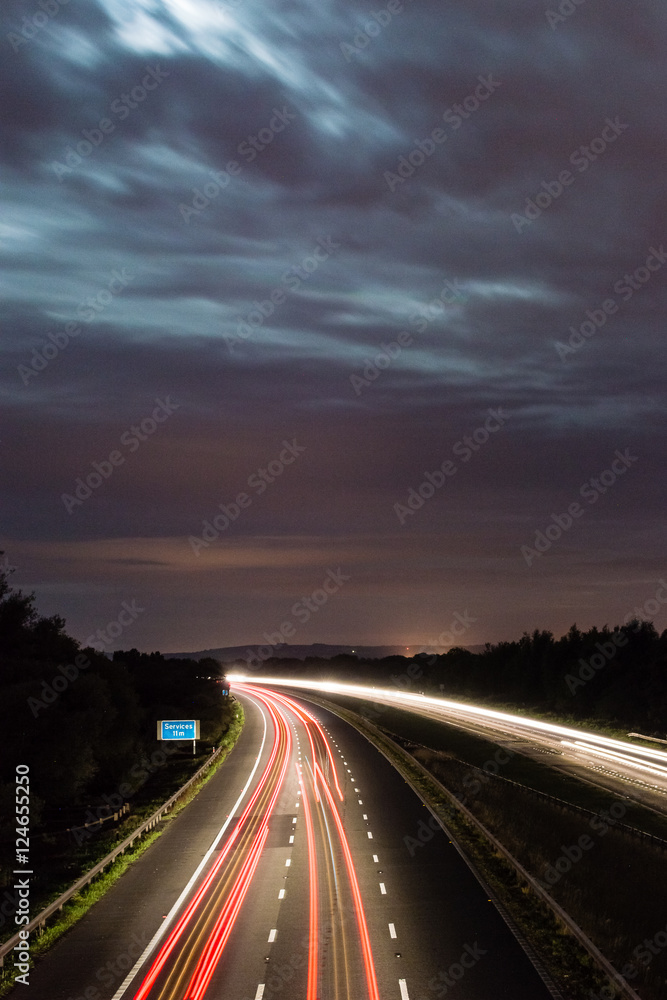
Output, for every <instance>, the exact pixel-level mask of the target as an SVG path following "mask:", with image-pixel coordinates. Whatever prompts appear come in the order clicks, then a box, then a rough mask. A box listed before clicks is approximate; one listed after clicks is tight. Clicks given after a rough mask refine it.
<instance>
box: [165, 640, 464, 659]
mask: <svg viewBox="0 0 667 1000" xmlns="http://www.w3.org/2000/svg"><path fill="white" fill-rule="evenodd" d="M433 648H434V647H432V646H428V645H427V644H424V645H421V646H408V647H406V646H342V645H340V646H337V645H333V644H330V643H326V642H314V643H312V644H311V645H310V646H293V645H290V644H289V643H285V645H284V646H261V645H257V644H253V645H250V646H221V647H219V648H218V649H200V650H198V651H197V652H195V653H164V654H163V655H164V656H165V657H166V658H167V659H175V658H181V659H186V658H187V659H191V660H201V659H203V658H204V657H205V656H212V657H213V659H214V660H221V661H222V662H223V663H232V662H234V661H235V660H242V661H243V660H247V659H248V658H249V657H250V658H251V659H253V658H254V659H260V658H261V653H260V650H261V651H264V650H267V649H270V650H271V654H270V655H271V656H272V657H278V658H280V659H291V660H305V659H306V658H307V657H309V656H316V657H319V658H320V659H322V660H330V659H331V658H332V657H333V656H340V654H341V653H347V654H348V655H349V654H351V655H354V656H358V657H359V658H360V659H367V660H381V659H383V657H385V656H408V657H410V656H416V655H417V653H422V652H431V651H432V650H433ZM465 648H466V649H469V650H470V651H471V652H473V653H477V652H481V651H482V650H483V649H484V646H466V647H465ZM443 652H444V650H443Z"/></svg>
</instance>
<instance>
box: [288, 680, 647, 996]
mask: <svg viewBox="0 0 667 1000" xmlns="http://www.w3.org/2000/svg"><path fill="white" fill-rule="evenodd" d="M301 697H303V698H304V699H305V700H307V701H314V703H315V704H320V705H322V706H323V707H326V708H328V709H329V710H330V711H332V712H333V713H334V714H336V715H340V706H338V705H336V704H335V703H332V702H329V701H325V699H321V700H320V701H319V702H317V701H315V700H314V699H313V698H310V697H309V696H308V695H301ZM348 712H349V713H350V714H351V715H355V714H356V713H355V712H354V711H353V710H349V709H348ZM359 719H360V722H363V724H364V726H367V727H368V729H369V730H371V732H372V733H373V734H374V735H375V736H376V738H379V739H380V740H385V741H386V742H387V743H389V744H390V745H392V746H393V747H395V748H396V750H398V751H399V753H400V754H403V755H404V756H405V757H407V758H408V759H409V763H410V764H413V765H415V766H416V767H417V769H418V771H419V772H421V774H422V775H423V777H424V778H426V779H427V780H428V781H431V782H433V784H435V785H436V786H437V788H438V789H439V791H441V792H442V793H443V795H444V796H445V797H446V799H447V800H448V801H449V802H450V803H451V804H452V805H453V806H454V807H455V809H458V810H460V811H461V812H462V813H463V815H464V816H465V817H466V819H468V820H469V821H470V823H472V824H473V826H475V827H476V828H477V829H478V830H479V832H480V833H481V834H482V836H484V837H485V838H486V839H487V840H488V841H489V842H490V843H491V844H492V845H493V846H494V848H495V849H496V850H497V851H498V852H499V853H500V854H502V856H503V857H504V858H505V859H506V860H507V861H508V862H509V864H510V865H511V866H512V867H513V868H514V870H515V871H516V873H517V875H518V876H519V877H520V878H521V879H522V880H523V881H524V882H525V883H527V884H528V885H529V886H530V888H531V889H532V890H533V892H534V893H535V894H536V895H537V896H538V897H539V898H540V899H541V900H542V901H543V902H544V903H546V905H547V906H549V907H550V908H551V910H552V911H553V912H554V914H555V915H556V917H557V918H558V919H559V920H560V921H561V923H563V924H564V925H565V927H567V929H568V930H569V932H570V933H571V934H572V936H573V937H575V938H576V939H577V941H578V942H579V944H580V945H581V946H582V947H583V948H584V949H585V950H586V951H587V952H588V954H589V955H590V956H591V957H592V958H593V959H594V960H595V962H596V963H597V964H598V967H599V968H601V969H603V970H604V972H605V973H606V975H607V976H609V978H610V980H611V981H612V982H613V983H615V984H616V985H617V987H618V988H619V989H620V991H621V992H622V993H623V994H624V995H625V996H626V997H628V998H629V1000H641V997H640V996H639V994H637V993H635V991H634V990H633V988H632V986H630V984H629V983H628V981H627V980H626V979H625V978H624V977H623V976H622V975H621V974H620V973H619V972H618V971H617V970H616V969H615V968H614V966H613V965H612V964H611V962H610V961H609V959H607V958H605V956H604V955H603V954H602V952H601V951H600V950H599V948H597V947H596V946H595V945H594V944H593V942H592V941H591V939H590V938H589V937H588V935H587V934H586V933H585V931H583V930H582V928H581V927H580V926H579V924H577V923H576V921H575V920H573V919H572V917H571V916H570V915H569V913H567V912H566V911H565V910H564V909H563V908H562V907H561V906H560V905H559V904H558V903H557V902H556V900H555V899H553V897H552V896H550V895H549V893H548V892H547V891H546V890H545V889H543V888H542V886H541V885H540V884H539V882H538V881H537V880H536V879H535V878H534V877H533V876H532V875H531V874H530V873H529V872H528V871H526V869H525V868H524V867H523V865H522V864H521V863H520V862H519V861H517V859H516V858H515V857H514V856H513V855H512V854H511V853H510V852H509V851H508V849H507V848H506V847H505V846H504V845H503V844H501V843H500V841H499V840H498V839H497V838H496V837H494V835H493V834H492V833H491V831H490V830H487V828H486V827H485V826H484V824H483V823H481V822H480V820H478V819H477V817H476V816H475V815H474V813H472V812H471V811H470V810H469V809H468V808H467V807H466V806H464V805H463V803H461V802H460V801H459V800H458V799H457V797H456V796H455V795H454V793H453V792H450V790H449V789H448V788H446V786H445V785H443V784H442V782H440V781H438V779H437V778H436V777H435V775H434V774H432V773H431V772H430V771H429V770H428V768H426V767H424V765H423V764H422V763H421V762H420V761H419V760H417V758H416V757H413V756H412V754H410V753H409V751H408V750H405V749H404V748H403V747H402V746H401V745H400V743H397V742H396V741H395V740H393V739H391V737H389V736H387V734H386V733H385V732H383V731H382V730H381V729H379V728H378V727H377V726H375V725H373V723H372V722H369V721H368V719H364V718H363V717H361V716H360V717H359ZM345 721H348V722H349V721H350V720H349V719H346V720H345ZM352 724H353V725H354V723H352ZM355 728H356V729H358V730H359V732H360V733H361V734H362V735H363V736H365V737H366V739H370V737H369V734H368V733H364V731H363V729H362V728H361V726H358V725H357V726H355ZM377 749H378V750H379V751H380V753H382V754H383V755H384V756H387V755H386V753H384V751H383V750H382V749H381V747H377ZM403 776H404V777H407V776H406V775H405V774H404V775H403ZM408 780H409V778H408ZM410 784H411V785H412V787H413V788H415V791H417V789H416V787H415V786H414V785H413V783H412V782H411V781H410ZM418 794H419V793H418ZM420 797H421V796H420ZM422 801H423V800H422Z"/></svg>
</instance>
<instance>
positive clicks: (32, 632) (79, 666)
mask: <svg viewBox="0 0 667 1000" xmlns="http://www.w3.org/2000/svg"><path fill="white" fill-rule="evenodd" d="M0 650H1V654H0V655H1V658H0V672H1V676H2V698H1V699H0V725H1V728H2V735H3V747H4V750H3V753H2V755H0V756H1V760H0V838H1V839H6V838H7V837H8V836H9V835H10V832H11V830H12V829H13V826H12V819H13V815H14V769H15V767H16V765H17V764H27V765H28V767H29V768H30V788H31V827H32V829H33V830H35V829H40V828H43V829H49V828H50V827H51V826H53V827H58V826H60V825H62V823H63V822H64V821H65V822H66V819H67V817H68V816H69V815H71V814H73V813H76V814H77V815H78V814H80V812H81V807H82V806H85V805H87V804H88V803H90V802H92V801H97V800H98V799H99V797H100V796H102V795H104V794H107V795H108V794H111V793H114V792H115V791H116V790H117V789H118V788H119V787H120V786H121V785H122V784H123V783H129V785H130V786H131V787H133V788H134V787H136V786H137V784H138V780H137V775H143V776H144V777H143V778H142V780H145V778H147V777H148V775H149V774H150V773H151V771H154V770H155V768H153V767H151V766H150V761H151V758H152V756H153V755H154V754H155V753H156V751H157V750H158V749H160V748H161V747H162V746H163V745H164V744H162V743H160V742H159V741H158V740H157V738H156V737H157V727H156V723H157V721H158V720H159V719H179V718H180V719H183V718H186V719H187V718H194V719H200V720H201V743H202V744H204V745H205V744H208V745H209V746H211V745H214V744H216V743H217V742H218V741H219V740H220V738H221V737H222V735H223V734H224V732H226V730H227V728H228V725H229V722H230V721H231V715H232V706H231V705H230V703H229V699H228V698H223V697H222V694H221V685H220V683H219V681H220V680H221V679H222V668H221V666H220V664H219V663H218V662H217V661H216V660H213V659H209V660H200V661H196V660H189V659H166V658H165V657H163V656H162V655H161V654H160V653H157V652H156V653H140V652H138V651H137V650H136V649H132V650H129V651H126V652H120V653H118V652H117V653H114V655H113V659H109V658H108V657H107V656H105V655H104V654H103V653H100V652H98V651H96V650H94V649H92V648H85V649H83V648H81V646H80V644H79V643H78V642H77V641H76V640H75V639H73V638H72V637H71V636H70V635H68V634H67V632H66V631H65V621H64V619H62V618H61V617H60V616H58V615H54V616H52V617H43V616H41V615H40V614H39V613H38V611H37V608H36V606H35V596H34V594H24V593H22V592H21V591H20V590H16V589H14V588H12V587H10V585H9V582H8V579H7V576H6V575H0ZM188 747H189V749H191V747H192V744H191V743H189V744H188ZM144 765H146V766H144Z"/></svg>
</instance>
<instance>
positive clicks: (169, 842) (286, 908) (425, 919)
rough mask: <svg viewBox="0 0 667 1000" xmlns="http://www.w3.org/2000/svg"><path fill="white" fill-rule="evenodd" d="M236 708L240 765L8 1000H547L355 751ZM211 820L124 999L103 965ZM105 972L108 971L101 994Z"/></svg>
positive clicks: (443, 848)
mask: <svg viewBox="0 0 667 1000" xmlns="http://www.w3.org/2000/svg"><path fill="white" fill-rule="evenodd" d="M239 696H240V697H241V700H242V701H243V704H244V708H245V711H246V718H247V725H246V728H245V729H244V732H243V734H242V736H241V738H240V740H239V744H238V748H237V750H235V751H234V753H233V754H232V755H231V757H230V759H229V760H228V761H227V763H226V764H225V765H224V767H223V768H222V769H221V770H220V772H218V774H217V775H216V776H215V777H214V778H213V779H212V780H211V782H209V784H208V785H207V786H206V787H205V788H204V789H203V790H202V792H201V793H200V795H199V796H198V797H197V798H196V799H195V800H194V802H193V803H191V804H190V805H189V806H188V808H187V809H186V810H184V812H183V813H182V814H181V815H180V816H179V817H177V818H176V819H175V820H174V821H173V822H172V823H171V824H170V825H169V826H168V827H167V830H166V831H165V833H164V835H163V836H162V837H161V838H160V839H159V840H158V841H157V842H156V843H155V844H154V845H153V846H152V847H151V848H150V849H149V850H148V851H147V852H146V854H145V855H144V856H143V857H142V858H141V859H140V860H139V861H138V862H137V863H136V864H135V865H133V866H132V867H131V868H130V869H129V871H128V872H127V873H126V874H125V875H124V876H123V878H121V879H120V880H119V882H118V883H117V885H116V886H115V887H114V888H113V889H112V890H111V891H110V892H109V893H108V894H107V895H106V896H105V897H104V899H103V900H102V901H101V902H100V903H99V904H97V905H96V906H95V907H93V909H92V910H91V911H90V912H89V914H88V915H87V916H86V917H85V918H84V919H83V920H82V921H81V922H80V923H79V924H78V925H77V926H76V927H75V928H73V930H72V931H71V932H70V933H69V934H68V935H66V936H65V938H63V939H62V940H61V942H59V943H58V944H57V945H56V946H55V947H54V949H53V950H52V951H51V952H50V953H49V955H47V956H46V958H45V959H44V960H43V962H42V963H40V965H39V967H38V968H37V969H35V970H33V972H32V974H31V985H30V986H29V987H28V988H27V989H22V996H24V997H26V998H27V1000H47V998H48V1000H69V998H72V1000H79V998H85V1000H112V998H115V1000H121V998H122V1000H206V998H217V997H223V996H224V997H230V998H233V1000H274V998H281V1000H283V998H284V1000H296V998H303V1000H394V998H395V1000H434V998H436V997H441V996H445V995H446V994H447V993H448V992H449V990H450V989H453V988H454V987H455V986H456V987H457V991H458V993H459V995H460V997H461V1000H463V998H465V1000H487V998H488V997H489V996H494V998H497V1000H503V998H508V1000H509V998H510V997H511V998H512V1000H548V998H549V996H550V994H549V993H548V991H547V990H546V988H545V986H544V985H543V983H542V982H541V980H540V979H539V976H538V975H537V973H536V972H535V970H534V968H533V967H532V965H531V964H530V962H529V961H528V959H527V958H526V956H525V954H524V953H523V951H522V950H521V948H520V947H519V945H518V944H517V942H516V940H515V939H514V937H513V936H512V934H511V933H510V931H509V930H508V928H507V927H506V925H505V923H504V922H503V920H502V919H501V917H500V916H499V914H498V912H497V911H496V909H495V907H494V906H493V904H492V903H491V902H489V900H488V899H487V897H486V895H485V893H484V891H483V890H482V889H481V887H480V886H479V884H478V883H477V881H476V880H475V878H474V877H473V876H472V874H471V873H470V871H469V869H468V868H467V866H466V865H465V863H464V862H463V861H462V859H461V858H460V856H459V854H458V853H457V852H456V850H455V849H454V847H453V846H452V845H451V844H450V843H449V842H448V841H447V838H446V837H445V835H444V834H443V833H442V831H437V832H434V831H433V830H431V829H430V827H429V826H428V819H429V817H430V814H429V813H428V812H427V810H426V809H425V807H424V806H423V805H422V803H421V802H420V800H419V798H418V797H417V796H416V795H415V794H414V792H412V790H411V789H410V788H409V786H407V784H406V783H405V782H404V780H403V779H402V778H401V777H400V775H399V774H398V772H397V771H396V770H395V769H394V768H393V767H392V766H391V765H390V764H389V762H388V761H387V760H386V759H385V758H384V757H383V756H382V755H381V754H379V752H378V751H377V750H376V749H375V748H374V747H373V746H372V745H371V744H370V743H368V741H366V740H365V739H364V738H363V737H362V736H361V735H360V734H359V733H357V731H356V730H354V729H353V728H352V727H351V726H349V725H348V724H347V723H345V722H343V721H341V720H340V719H338V718H337V717H336V716H334V715H332V714H331V713H329V712H325V711H324V710H321V709H319V708H314V707H313V706H312V705H309V704H307V703H304V702H299V701H298V699H292V698H291V696H290V697H286V696H285V695H284V693H282V692H278V693H270V692H267V693H263V692H262V691H260V690H258V689H257V688H256V687H254V688H252V689H248V690H244V689H241V690H240V694H239ZM261 702H263V703H264V704H263V705H261V704H260V703H261ZM263 716H264V717H265V718H266V719H267V726H266V733H267V735H266V741H265V746H264V749H263V751H262V754H261V760H260V764H259V766H258V767H257V770H256V775H255V779H254V781H253V783H252V785H251V786H250V787H249V788H248V791H247V793H246V795H245V796H244V799H243V802H242V803H241V804H240V806H239V807H238V809H236V811H235V815H234V816H233V817H231V818H230V817H228V815H227V814H228V813H229V811H230V810H231V809H232V806H233V804H234V802H235V801H236V798H237V797H238V792H239V791H240V787H242V784H243V782H241V778H242V777H243V781H244V782H245V781H246V780H247V776H248V774H250V771H251V768H252V766H254V764H255V759H256V757H257V754H258V748H259V745H260V743H261V739H262V737H263V733H264V718H263ZM239 751H240V752H239ZM230 765H232V766H230ZM308 819H309V821H308ZM222 820H224V821H225V822H227V823H228V825H227V829H226V832H225V834H224V836H223V837H222V839H221V840H220V841H219V843H218V845H217V847H216V850H214V851H213V853H212V855H211V857H210V859H209V860H208V861H207V864H206V867H205V868H204V870H203V871H202V872H201V874H200V875H199V877H198V878H197V879H196V880H195V882H194V885H193V887H192V891H191V893H190V897H189V898H188V899H186V900H183V902H182V903H181V905H180V908H179V910H178V912H177V913H176V914H175V916H174V919H173V920H172V921H171V924H170V927H169V930H168V931H167V932H166V933H165V934H164V935H163V938H162V940H161V941H160V945H159V947H157V948H154V949H153V952H152V954H151V956H150V958H149V959H147V960H146V961H144V962H143V964H142V966H141V968H140V969H136V970H135V974H134V975H133V977H132V980H131V982H128V981H126V982H124V983H123V981H124V980H126V979H127V977H128V969H129V968H130V967H131V966H132V965H133V959H131V958H127V960H126V961H124V962H123V963H121V964H123V965H124V968H122V969H121V968H116V966H118V961H117V959H118V956H119V955H120V954H121V953H126V952H127V951H128V941H130V940H131V937H132V935H133V934H135V935H137V934H138V933H139V932H140V931H142V936H141V937H140V938H139V943H138V945H137V948H138V950H141V949H142V948H143V947H144V945H145V943H146V941H147V940H148V939H150V938H151V937H152V936H153V935H154V934H155V932H156V931H157V930H158V929H159V928H161V926H162V921H163V920H164V915H165V914H168V913H169V912H170V909H171V907H172V906H173V905H174V903H175V901H176V900H177V899H178V898H179V895H180V893H181V892H182V890H183V886H184V885H185V884H186V883H187V882H188V881H189V880H191V878H192V874H193V872H194V871H195V869H196V868H197V866H198V864H199V863H200V862H201V860H202V858H203V857H204V856H205V855H206V854H207V852H208V851H209V850H210V848H211V845H212V843H213V840H214V837H215V836H216V834H217V833H218V831H219V829H220V826H221V821H222ZM237 821H239V822H240V824H241V825H239V826H238V833H236V832H235V831H236V830H237ZM424 831H426V833H425V832H424ZM427 834H428V835H427ZM415 843H416V844H419V845H421V846H419V848H418V849H416V848H415V847H414V844H415ZM195 903H196V905H195ZM190 909H191V915H190V916H188V917H187V919H186V916H187V915H188V914H189V913H190ZM177 930H179V934H180V936H179V937H178V939H174V943H173V947H170V948H168V947H167V943H168V941H169V938H170V936H172V935H174V934H175V932H176V931H177ZM161 957H164V963H162V964H159V966H158V964H156V961H158V962H159V961H160V960H161ZM109 958H110V959H111V960H112V961H113V960H116V966H114V973H113V976H111V973H109V976H110V981H109V980H107V981H106V982H102V981H101V979H100V976H99V971H100V969H101V968H103V966H104V962H105V961H106V962H108V961H109ZM151 969H153V970H154V973H155V975H154V976H152V977H151V978H149V979H147V978H146V977H147V975H148V974H149V973H150V970H151ZM459 980H460V981H461V985H460V989H459ZM122 983H123V985H121V984H122ZM142 983H143V984H144V986H143V987H142ZM86 990H88V993H86ZM93 991H94V992H93Z"/></svg>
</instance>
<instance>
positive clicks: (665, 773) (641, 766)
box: [561, 740, 667, 778]
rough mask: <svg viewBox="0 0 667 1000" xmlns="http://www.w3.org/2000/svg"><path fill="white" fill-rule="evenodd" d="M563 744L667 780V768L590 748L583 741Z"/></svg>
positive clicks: (612, 752) (609, 751) (566, 741)
mask: <svg viewBox="0 0 667 1000" xmlns="http://www.w3.org/2000/svg"><path fill="white" fill-rule="evenodd" d="M561 742H562V744H563V745H564V746H568V747H574V749H575V750H579V751H580V752H581V753H592V754H595V755H596V756H597V757H604V758H605V759H606V760H610V761H613V762H614V764H626V765H627V766H628V767H634V768H637V770H639V771H648V772H649V773H650V774H657V775H658V776H659V777H661V778H667V768H664V767H659V766H658V765H653V766H651V765H650V764H646V763H640V762H639V761H638V760H636V759H635V758H633V757H629V756H628V755H627V754H623V753H615V752H614V751H613V750H600V749H599V748H598V747H592V746H589V745H588V743H584V742H583V741H582V740H575V741H574V742H571V741H570V740H561Z"/></svg>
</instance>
